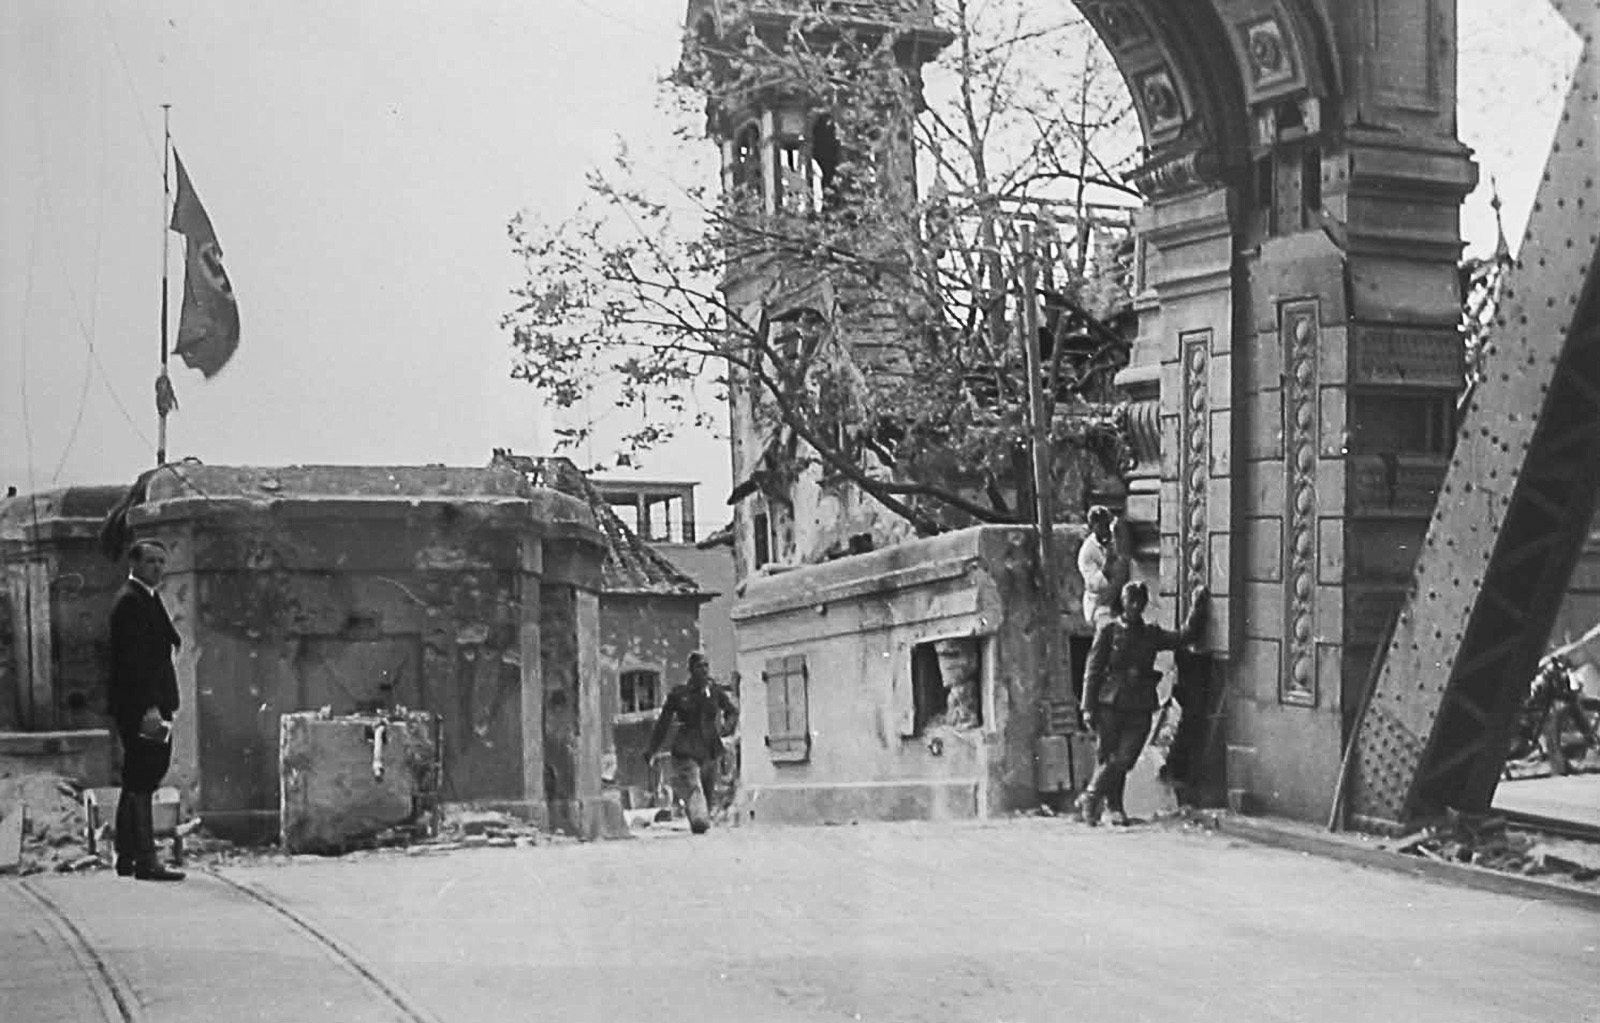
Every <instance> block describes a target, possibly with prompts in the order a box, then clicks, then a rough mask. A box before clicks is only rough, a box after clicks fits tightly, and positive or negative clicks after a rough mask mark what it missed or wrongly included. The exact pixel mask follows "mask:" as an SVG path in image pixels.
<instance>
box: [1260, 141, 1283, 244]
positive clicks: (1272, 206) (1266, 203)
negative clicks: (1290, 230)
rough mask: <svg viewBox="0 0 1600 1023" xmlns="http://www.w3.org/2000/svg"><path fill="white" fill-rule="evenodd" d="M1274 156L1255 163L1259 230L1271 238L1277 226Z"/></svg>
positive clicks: (1268, 156)
mask: <svg viewBox="0 0 1600 1023" xmlns="http://www.w3.org/2000/svg"><path fill="white" fill-rule="evenodd" d="M1274 177H1275V175H1274V173H1273V160H1272V154H1271V153H1268V154H1267V155H1265V156H1263V157H1261V158H1259V159H1257V160H1256V162H1255V193H1256V201H1255V207H1256V215H1257V217H1259V218H1260V219H1259V220H1258V222H1257V230H1258V231H1259V232H1260V233H1261V234H1262V235H1267V236H1270V235H1272V234H1274V233H1275V232H1276V229H1277V224H1276V223H1275V221H1276V217H1275V216H1274V214H1275V213H1276V212H1277V202H1276V199H1277V192H1278V189H1277V183H1276V181H1275V180H1274Z"/></svg>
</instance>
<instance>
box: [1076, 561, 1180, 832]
mask: <svg viewBox="0 0 1600 1023" xmlns="http://www.w3.org/2000/svg"><path fill="white" fill-rule="evenodd" d="M1209 601H1210V592H1209V591H1208V590H1206V589H1205V588H1204V587H1202V588H1201V589H1200V590H1198V591H1197V592H1196V594H1195V600H1194V603H1193V605H1192V606H1191V607H1190V608H1189V620H1188V621H1187V622H1185V623H1184V626H1183V631H1182V632H1172V631H1170V630H1168V629H1163V628H1162V627H1161V626H1159V625H1153V624H1151V623H1149V622H1147V621H1145V620H1144V610H1145V608H1146V607H1148V606H1149V604H1150V591H1149V589H1148V588H1147V587H1146V586H1145V584H1144V583H1140V582H1132V583H1128V584H1127V585H1126V586H1124V587H1122V611H1121V614H1120V615H1119V616H1118V617H1117V618H1114V619H1112V620H1111V621H1108V622H1105V623H1103V624H1102V625H1101V626H1100V628H1099V629H1098V630H1097V631H1096V632H1095V635H1094V645H1093V646H1091V647H1090V648H1089V663H1088V666H1087V667H1086V668H1085V669H1084V673H1083V717H1084V722H1085V724H1087V725H1088V726H1089V728H1090V729H1092V730H1093V731H1094V737H1095V762H1096V764H1097V766H1096V768H1095V772H1094V777H1093V778H1092V779H1091V780H1090V782H1089V787H1088V789H1087V790H1086V791H1085V792H1084V793H1083V795H1081V796H1079V797H1078V800H1077V808H1078V812H1079V813H1080V814H1082V815H1083V819H1084V820H1085V821H1086V822H1087V823H1089V824H1097V823H1099V821H1100V812H1101V810H1102V809H1103V808H1107V807H1109V809H1110V811H1111V822H1112V823H1113V824H1126V823H1128V814H1127V811H1126V809H1125V808H1124V807H1123V803H1122V793H1123V787H1124V785H1125V783H1126V782H1127V778H1128V772H1129V771H1130V770H1132V768H1133V765H1134V764H1135V763H1137V762H1138V760H1139V753H1140V751H1141V750H1143V749H1144V744H1145V740H1146V739H1147V738H1148V737H1149V735H1150V721H1151V718H1152V717H1153V716H1154V714H1155V710H1156V708H1157V707H1158V706H1159V705H1160V701H1159V700H1158V699H1157V697H1156V683H1157V682H1158V681H1159V680H1160V677H1161V676H1160V675H1159V674H1157V672H1156V670H1155V660H1156V654H1157V652H1159V651H1162V650H1176V649H1177V648H1178V647H1180V646H1188V645H1190V644H1192V643H1194V642H1195V641H1196V640H1197V639H1199V637H1200V632H1201V630H1202V629H1203V628H1204V627H1205V615H1206V609H1207V606H1208V604H1209Z"/></svg>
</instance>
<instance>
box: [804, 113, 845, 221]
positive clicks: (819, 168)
mask: <svg viewBox="0 0 1600 1023" xmlns="http://www.w3.org/2000/svg"><path fill="white" fill-rule="evenodd" d="M811 189H812V198H813V202H814V206H813V208H814V209H818V210H820V209H825V208H827V207H830V206H836V205H838V204H839V202H840V198H839V135H838V133H837V132H835V131H834V129H833V118H831V117H828V116H827V115H826V114H824V115H823V116H822V117H819V118H817V119H816V120H815V121H813V122H812V123H811Z"/></svg>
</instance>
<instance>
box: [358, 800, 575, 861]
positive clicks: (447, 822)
mask: <svg viewBox="0 0 1600 1023" xmlns="http://www.w3.org/2000/svg"><path fill="white" fill-rule="evenodd" d="M546 837H547V836H545V835H544V833H543V832H541V831H540V830H539V829H538V828H537V827H536V826H534V825H532V824H529V823H528V822H527V821H524V820H520V819H518V818H516V817H513V816H511V815H510V814H508V813H501V812H500V811H498V810H478V809H474V808H473V807H470V806H447V807H445V808H444V810H443V812H442V813H441V815H440V819H439V822H438V826H437V827H434V826H433V825H432V824H431V823H429V822H426V821H423V822H418V823H415V824H405V825H400V826H397V827H393V828H387V829H385V830H384V831H383V832H381V833H380V834H379V835H378V836H377V839H376V842H375V844H376V845H377V846H378V847H379V848H395V847H405V848H408V849H413V850H416V851H417V852H419V853H420V852H446V851H449V850H451V849H474V848H491V849H511V848H527V847H530V846H535V845H539V844H540V843H542V842H544V841H546Z"/></svg>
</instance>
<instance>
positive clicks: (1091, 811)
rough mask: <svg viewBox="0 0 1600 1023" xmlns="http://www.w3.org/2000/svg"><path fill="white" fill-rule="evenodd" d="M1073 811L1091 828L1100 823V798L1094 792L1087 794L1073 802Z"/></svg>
mask: <svg viewBox="0 0 1600 1023" xmlns="http://www.w3.org/2000/svg"><path fill="white" fill-rule="evenodd" d="M1072 806H1073V809H1075V810H1077V811H1078V816H1079V817H1080V818H1082V819H1083V823H1085V824H1087V825H1089V826H1090V827H1091V828H1092V827H1094V826H1095V825H1097V824H1099V823H1100V810H1101V806H1102V804H1101V802H1100V797H1099V796H1097V795H1095V794H1094V793H1092V792H1085V793H1083V794H1082V795H1081V796H1079V797H1078V798H1077V799H1075V800H1073V802H1072Z"/></svg>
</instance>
